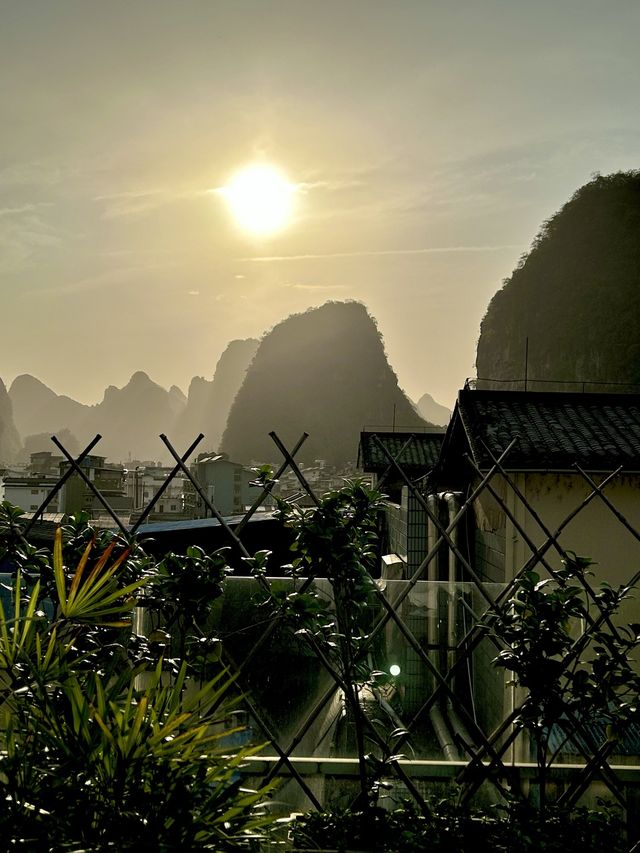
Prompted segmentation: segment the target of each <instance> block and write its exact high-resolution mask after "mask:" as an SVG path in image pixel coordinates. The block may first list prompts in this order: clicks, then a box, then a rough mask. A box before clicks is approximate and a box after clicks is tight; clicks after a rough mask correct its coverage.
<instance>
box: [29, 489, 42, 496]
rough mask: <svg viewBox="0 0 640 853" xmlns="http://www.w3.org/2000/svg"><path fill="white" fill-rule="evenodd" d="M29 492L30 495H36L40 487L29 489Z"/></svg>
mask: <svg viewBox="0 0 640 853" xmlns="http://www.w3.org/2000/svg"><path fill="white" fill-rule="evenodd" d="M31 494H32V495H38V494H40V489H31Z"/></svg>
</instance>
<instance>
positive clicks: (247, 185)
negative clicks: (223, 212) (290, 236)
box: [217, 163, 298, 237]
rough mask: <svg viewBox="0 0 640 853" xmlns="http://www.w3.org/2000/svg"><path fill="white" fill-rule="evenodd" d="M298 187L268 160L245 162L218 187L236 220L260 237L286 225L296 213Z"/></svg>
mask: <svg viewBox="0 0 640 853" xmlns="http://www.w3.org/2000/svg"><path fill="white" fill-rule="evenodd" d="M297 191H298V187H297V186H296V185H295V184H292V183H290V182H289V181H288V180H287V177H286V175H284V174H283V173H282V172H281V171H280V169H278V168H276V167H275V166H271V165H269V164H266V163H256V164H254V165H251V166H245V168H243V169H241V170H240V171H239V172H237V173H236V174H235V175H234V176H233V177H232V178H231V180H230V181H229V183H228V184H227V185H226V186H224V187H220V188H219V189H218V191H217V192H218V193H220V195H222V196H223V198H224V199H225V201H226V202H227V204H228V205H229V208H230V210H231V213H232V214H233V217H234V219H235V220H236V222H237V224H238V225H239V226H240V228H242V229H243V230H244V231H247V232H249V233H250V234H253V235H255V236H257V237H267V236H269V235H270V234H275V233H276V232H277V231H281V230H282V229H283V228H284V227H285V226H287V225H288V224H289V223H290V222H291V220H292V216H293V211H294V202H295V195H296V193H297Z"/></svg>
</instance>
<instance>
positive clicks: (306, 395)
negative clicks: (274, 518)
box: [221, 302, 426, 466]
mask: <svg viewBox="0 0 640 853" xmlns="http://www.w3.org/2000/svg"><path fill="white" fill-rule="evenodd" d="M394 420H395V423H396V425H397V426H398V427H424V426H425V425H426V424H425V421H423V420H422V418H421V417H420V416H419V415H418V414H417V412H416V411H415V409H414V408H413V406H412V404H411V402H410V401H409V400H408V398H407V397H406V396H405V394H404V392H403V391H402V390H401V389H400V388H399V387H398V379H397V377H396V375H395V373H394V372H393V370H392V369H391V367H390V366H389V363H388V361H387V357H386V354H385V351H384V346H383V343H382V339H381V337H380V333H379V331H378V329H377V326H376V324H375V321H374V320H373V319H372V317H370V316H369V314H368V313H367V310H366V308H365V307H364V305H362V304H360V303H358V302H329V303H327V304H325V305H323V306H322V307H320V308H315V309H311V310H309V311H307V312H305V313H303V314H294V315H293V316H291V317H288V318H287V319H286V320H283V321H282V322H281V323H278V325H276V326H275V328H274V329H272V331H271V332H269V333H268V334H266V335H265V336H264V337H263V339H262V341H261V343H260V346H259V347H258V351H257V352H256V355H255V358H254V359H253V361H252V363H251V365H250V367H249V369H248V371H247V375H246V376H245V380H244V382H243V384H242V387H241V388H240V390H239V392H238V394H237V396H236V398H235V400H234V403H233V405H232V407H231V411H230V413H229V419H228V421H227V427H226V429H225V432H224V435H223V438H222V447H221V449H222V450H223V451H224V452H226V453H228V454H229V457H230V458H231V459H233V460H234V461H239V462H250V461H251V460H258V461H270V460H279V459H280V458H281V457H280V454H279V452H278V451H277V450H276V448H275V446H274V444H273V442H272V441H271V439H270V438H269V432H270V431H271V430H275V431H276V432H277V433H278V435H279V436H280V438H281V439H282V440H283V441H284V442H285V444H286V445H287V446H289V447H290V446H291V445H292V444H294V443H295V441H297V439H298V438H299V437H300V435H301V433H302V432H308V433H309V434H310V438H309V439H308V440H307V441H306V443H305V444H304V446H303V448H302V450H301V451H300V453H299V455H298V456H297V457H296V458H297V459H298V460H300V461H304V462H307V463H309V462H313V461H314V460H315V459H324V460H326V461H327V462H328V463H329V464H331V465H337V466H340V465H344V464H347V463H349V462H355V460H356V457H357V448H358V437H359V433H360V431H361V429H362V428H363V426H365V425H368V426H374V425H375V426H381V425H391V424H392V423H393V422H394Z"/></svg>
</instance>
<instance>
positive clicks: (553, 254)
mask: <svg viewBox="0 0 640 853" xmlns="http://www.w3.org/2000/svg"><path fill="white" fill-rule="evenodd" d="M639 268H640V172H637V171H632V172H618V173H616V174H612V175H606V176H602V175H598V176H596V177H594V178H593V180H591V181H590V182H589V183H588V184H586V185H585V186H583V187H581V188H580V189H579V190H578V191H577V192H576V193H575V194H574V196H573V197H572V198H571V199H570V200H569V201H568V202H567V203H566V204H565V205H564V207H562V209H561V210H559V211H558V212H557V213H556V214H554V216H552V217H551V219H549V220H548V221H547V222H545V223H544V224H543V226H542V229H541V231H540V233H539V235H538V236H537V237H536V239H535V240H534V242H533V245H532V247H531V250H530V252H529V253H528V254H527V255H526V256H524V257H523V258H522V260H521V261H520V263H519V265H518V266H517V267H516V269H515V270H514V271H513V273H512V274H511V276H510V277H509V278H508V279H507V280H506V281H505V283H504V286H503V288H502V289H501V290H499V291H498V292H497V293H496V294H495V296H494V297H493V299H492V300H491V303H490V304H489V307H488V310H487V313H486V316H485V318H484V320H483V321H482V326H481V332H480V340H479V342H478V352H477V363H476V366H477V375H478V376H479V377H483V378H489V379H499V380H513V379H522V377H523V376H524V373H525V371H524V355H525V339H526V338H527V337H528V338H529V365H528V367H529V369H528V375H529V379H530V380H535V379H543V380H575V381H578V382H581V381H585V380H586V381H589V380H592V381H600V382H605V383H606V382H611V383H614V382H627V383H635V384H638V383H640V343H639V342H638V335H637V329H638V324H639V323H640V290H639V288H638V269H639ZM501 387H507V386H504V385H503V386H501ZM531 387H535V386H531ZM544 387H545V388H546V387H548V386H544ZM591 390H593V388H592V389H591ZM613 390H615V389H613Z"/></svg>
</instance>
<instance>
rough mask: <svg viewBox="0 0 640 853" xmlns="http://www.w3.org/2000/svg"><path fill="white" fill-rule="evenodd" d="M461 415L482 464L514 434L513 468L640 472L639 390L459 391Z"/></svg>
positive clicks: (473, 451)
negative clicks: (601, 392)
mask: <svg viewBox="0 0 640 853" xmlns="http://www.w3.org/2000/svg"><path fill="white" fill-rule="evenodd" d="M457 414H458V415H459V418H460V421H461V423H462V425H463V427H464V431H465V434H466V436H467V440H468V443H469V447H470V449H471V454H472V456H473V458H474V460H475V461H476V463H477V464H478V465H479V466H480V467H481V468H487V467H489V466H490V464H491V455H493V456H494V457H498V456H500V454H501V453H502V452H503V451H504V450H505V448H506V447H507V446H508V445H509V443H510V442H511V441H512V440H513V439H514V438H515V439H516V444H515V445H514V447H513V448H512V450H511V451H510V453H509V456H508V459H507V460H505V467H506V468H508V469H512V470H527V469H528V470H532V469H534V470H535V469H543V470H547V469H550V470H556V471H558V470H564V471H566V470H571V469H572V467H573V465H574V463H578V464H579V465H580V466H581V467H583V468H585V469H586V470H591V471H610V470H613V469H614V468H617V467H618V466H619V465H622V466H624V468H625V469H626V470H630V471H640V395H637V394H588V393H587V394H573V393H572V394H566V393H563V392H535V391H530V392H526V391H472V390H464V391H460V394H459V396H458V406H457Z"/></svg>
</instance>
